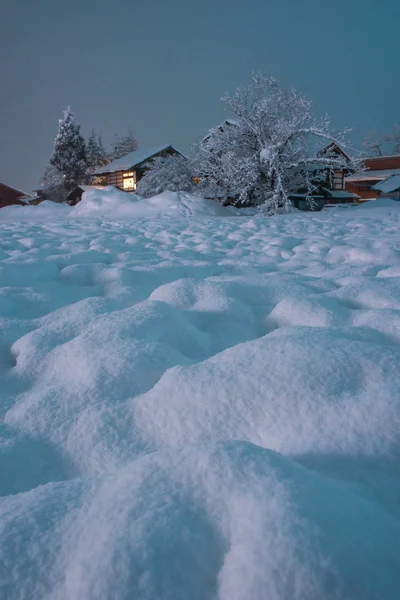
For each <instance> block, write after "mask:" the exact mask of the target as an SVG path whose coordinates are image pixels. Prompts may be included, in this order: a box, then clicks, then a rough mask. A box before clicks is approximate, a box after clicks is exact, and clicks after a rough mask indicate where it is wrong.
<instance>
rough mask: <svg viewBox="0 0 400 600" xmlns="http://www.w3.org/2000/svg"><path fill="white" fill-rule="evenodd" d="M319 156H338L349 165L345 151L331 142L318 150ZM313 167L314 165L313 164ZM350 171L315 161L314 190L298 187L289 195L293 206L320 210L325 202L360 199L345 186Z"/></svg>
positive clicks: (337, 202)
mask: <svg viewBox="0 0 400 600" xmlns="http://www.w3.org/2000/svg"><path fill="white" fill-rule="evenodd" d="M319 156H320V157H321V158H332V159H335V158H338V159H340V162H341V163H342V164H343V163H344V164H346V163H348V164H349V165H350V163H351V158H350V156H349V155H348V154H346V152H345V151H344V150H343V148H341V147H340V146H338V145H337V144H336V143H335V142H332V143H331V144H329V145H328V146H325V148H323V149H322V150H321V151H320V152H319ZM313 167H314V165H313ZM350 173H351V168H350V166H349V168H348V169H346V168H343V167H338V168H337V169H330V168H329V169H327V168H326V165H325V164H324V163H320V164H318V161H316V163H315V183H314V185H315V191H314V192H313V193H312V194H311V197H310V196H309V194H308V190H306V189H305V188H300V189H298V190H297V191H296V193H292V194H290V195H289V199H290V200H291V202H292V204H293V206H294V207H295V208H298V209H299V210H321V209H322V208H323V207H324V206H325V205H326V204H354V203H357V202H358V201H359V200H360V196H359V195H358V194H356V193H355V192H353V191H350V190H347V189H346V187H345V184H346V177H347V176H348V175H349V174H350Z"/></svg>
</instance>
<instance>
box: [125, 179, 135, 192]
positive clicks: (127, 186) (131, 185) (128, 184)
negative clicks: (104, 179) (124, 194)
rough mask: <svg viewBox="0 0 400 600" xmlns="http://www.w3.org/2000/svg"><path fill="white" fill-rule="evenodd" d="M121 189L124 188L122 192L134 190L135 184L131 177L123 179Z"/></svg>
mask: <svg viewBox="0 0 400 600" xmlns="http://www.w3.org/2000/svg"><path fill="white" fill-rule="evenodd" d="M123 187H124V190H135V189H136V184H135V180H134V178H133V177H124V182H123Z"/></svg>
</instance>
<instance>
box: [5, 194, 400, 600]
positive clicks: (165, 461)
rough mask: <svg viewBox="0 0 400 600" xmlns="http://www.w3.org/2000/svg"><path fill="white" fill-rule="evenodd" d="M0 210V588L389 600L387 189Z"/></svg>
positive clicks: (397, 392)
mask: <svg viewBox="0 0 400 600" xmlns="http://www.w3.org/2000/svg"><path fill="white" fill-rule="evenodd" d="M239 215H243V213H240V212H239V211H236V210H234V209H227V208H222V207H220V206H218V205H216V204H214V203H211V202H210V201H207V200H203V199H199V198H195V197H191V196H188V195H186V194H171V193H167V194H164V195H162V196H160V197H157V198H155V199H151V200H150V201H146V200H141V199H132V198H131V197H130V196H129V197H127V195H125V194H122V195H121V194H118V193H117V192H111V191H110V190H106V191H105V192H90V193H88V194H87V195H86V197H85V199H84V200H83V201H82V203H80V204H79V205H77V206H76V207H74V208H70V207H65V206H57V205H53V204H52V203H44V204H43V205H41V206H38V207H10V208H9V209H2V210H1V211H0V284H1V289H0V332H1V338H0V399H1V403H0V407H1V414H2V424H1V426H0V427H1V429H0V435H1V437H0V493H1V498H0V515H1V516H0V598H2V599H3V598H4V599H7V600H17V599H29V600H30V599H34V600H36V599H37V600H39V599H40V600H42V599H57V600H61V599H63V600H64V599H72V600H75V599H77V600H78V599H79V600H109V599H110V600H111V599H112V600H125V599H126V600H128V599H129V600H130V599H132V598H138V599H140V600H161V599H163V600H188V599H191V600H192V599H193V600H197V599H198V600H200V599H201V600H210V599H218V600H250V599H251V600H267V599H268V600H299V599H301V600H319V599H321V598H324V599H340V600H342V599H351V600H352V599H354V600H372V599H377V600H378V599H379V600H380V599H385V600H392V599H393V600H394V599H397V598H398V593H399V589H400V483H399V477H400V463H399V458H400V453H399V441H400V440H399V433H400V406H399V404H400V376H399V367H400V230H399V226H400V203H398V202H397V203H396V202H393V201H389V200H385V201H376V202H375V203H372V202H371V203H369V204H368V205H365V206H362V207H356V208H351V209H347V210H341V209H330V210H329V211H322V212H321V213H317V214H312V213H299V212H296V213H292V214H288V215H280V216H277V217H273V218H269V219H267V218H264V217H262V216H259V215H247V216H246V215H245V216H239Z"/></svg>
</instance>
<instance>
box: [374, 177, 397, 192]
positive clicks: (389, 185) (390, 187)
mask: <svg viewBox="0 0 400 600" xmlns="http://www.w3.org/2000/svg"><path fill="white" fill-rule="evenodd" d="M399 188H400V175H391V176H390V177H388V178H387V179H384V180H383V181H381V182H380V183H377V184H376V185H374V186H373V188H372V189H373V190H377V191H378V192H383V193H384V194H388V193H390V192H394V191H395V190H398V189H399Z"/></svg>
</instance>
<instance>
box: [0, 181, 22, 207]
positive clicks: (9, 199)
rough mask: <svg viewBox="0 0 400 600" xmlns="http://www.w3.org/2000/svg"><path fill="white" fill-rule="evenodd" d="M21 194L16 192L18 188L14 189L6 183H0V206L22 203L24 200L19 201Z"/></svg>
mask: <svg viewBox="0 0 400 600" xmlns="http://www.w3.org/2000/svg"><path fill="white" fill-rule="evenodd" d="M23 196H24V194H22V193H21V192H18V190H14V189H13V188H10V187H8V185H4V184H3V183H0V208H3V207H4V206H11V205H12V204H19V205H24V202H21V200H20V198H22V197H23Z"/></svg>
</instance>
